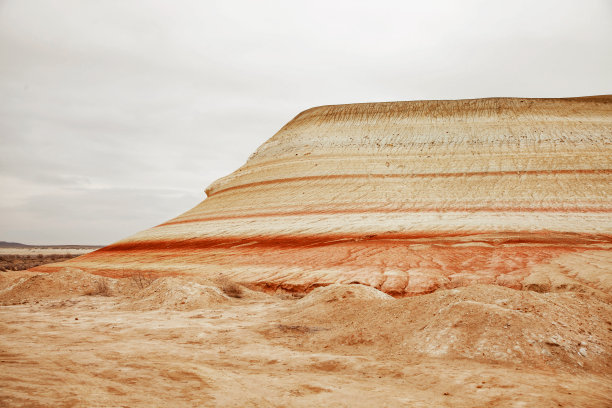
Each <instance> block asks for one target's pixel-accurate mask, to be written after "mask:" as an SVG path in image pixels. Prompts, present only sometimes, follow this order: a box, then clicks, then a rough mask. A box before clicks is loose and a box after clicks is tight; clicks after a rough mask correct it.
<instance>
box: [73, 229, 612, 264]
mask: <svg viewBox="0 0 612 408" xmlns="http://www.w3.org/2000/svg"><path fill="white" fill-rule="evenodd" d="M422 240H426V241H427V243H428V244H436V245H454V244H457V243H465V242H470V243H475V242H476V243H489V244H491V245H495V246H498V245H516V244H541V245H562V246H568V245H572V246H573V245H582V244H589V245H593V244H612V235H604V234H598V235H594V234H578V233H559V232H549V231H541V232H524V233H521V232H516V233H515V232H512V233H506V234H499V233H496V234H486V233H482V234H465V233H463V234H459V233H428V232H418V233H414V234H369V235H309V236H275V237H269V236H266V237H263V236H254V237H249V238H245V237H222V238H220V237H209V238H194V239H186V240H185V239H184V240H156V241H133V242H118V243H116V244H112V245H109V246H107V247H105V248H102V249H99V250H98V251H96V252H92V253H90V254H87V256H84V258H91V256H95V255H104V254H105V253H108V252H115V251H128V252H130V251H183V250H191V251H193V250H202V249H211V248H218V249H222V248H235V249H239V250H244V249H251V248H258V249H261V248H298V249H299V248H307V247H315V246H329V245H336V244H340V243H347V242H360V243H362V244H369V243H380V242H381V241H393V243H394V244H395V245H398V244H400V243H403V244H410V243H420V242H421V241H422Z"/></svg>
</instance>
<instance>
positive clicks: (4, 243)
mask: <svg viewBox="0 0 612 408" xmlns="http://www.w3.org/2000/svg"><path fill="white" fill-rule="evenodd" d="M102 247H103V245H27V244H21V243H19V242H7V241H0V248H66V249H76V248H93V249H95V248H102Z"/></svg>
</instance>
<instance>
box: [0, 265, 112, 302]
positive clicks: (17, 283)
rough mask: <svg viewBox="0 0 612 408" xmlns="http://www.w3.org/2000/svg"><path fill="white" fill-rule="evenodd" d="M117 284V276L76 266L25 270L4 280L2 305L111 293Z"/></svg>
mask: <svg viewBox="0 0 612 408" xmlns="http://www.w3.org/2000/svg"><path fill="white" fill-rule="evenodd" d="M3 275H4V274H3ZM115 287H116V282H115V280H114V279H110V278H106V277H103V276H97V275H92V274H89V273H86V272H83V271H82V270H80V269H76V268H65V269H64V270H62V271H60V272H56V273H52V274H47V273H32V272H22V273H19V274H13V275H12V276H7V277H6V278H4V279H3V280H2V283H0V304H4V305H11V304H19V303H26V302H29V301H34V300H39V299H68V298H72V297H78V296H82V295H110V294H112V292H113V289H114V288H115Z"/></svg>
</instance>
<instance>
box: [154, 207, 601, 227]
mask: <svg viewBox="0 0 612 408" xmlns="http://www.w3.org/2000/svg"><path fill="white" fill-rule="evenodd" d="M421 212H435V213H440V212H467V213H475V212H525V213H535V212H560V213H604V214H605V213H612V208H609V207H603V208H602V207H600V208H587V207H561V206H559V207H531V208H529V207H474V208H466V207H436V208H427V207H420V208H401V209H386V208H377V209H363V208H359V209H342V210H335V209H329V210H312V211H289V212H280V211H276V212H263V213H251V214H240V215H219V216H210V217H198V218H190V219H187V220H181V219H175V220H170V221H168V222H165V223H163V224H160V225H158V227H162V226H165V225H175V224H189V223H192V222H206V221H218V220H231V219H243V218H265V217H290V216H306V215H314V214H319V215H331V214H366V213H372V214H375V213H382V214H389V213H421Z"/></svg>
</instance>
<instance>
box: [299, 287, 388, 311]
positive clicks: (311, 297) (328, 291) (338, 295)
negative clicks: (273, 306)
mask: <svg viewBox="0 0 612 408" xmlns="http://www.w3.org/2000/svg"><path fill="white" fill-rule="evenodd" d="M345 299H362V300H365V299H371V300H372V299H379V300H392V299H393V297H392V296H389V295H387V294H386V293H384V292H381V291H380V290H377V289H374V288H372V287H370V286H366V285H360V284H353V285H342V284H334V285H328V286H321V287H319V288H316V289H314V290H313V291H312V292H310V293H309V294H308V295H306V296H305V297H304V298H302V299H300V300H299V301H298V302H297V304H296V307H298V308H304V307H310V306H314V305H318V304H320V303H332V302H336V301H339V300H345Z"/></svg>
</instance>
